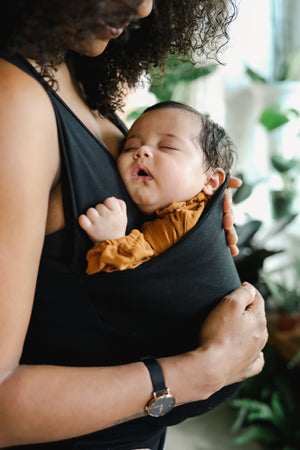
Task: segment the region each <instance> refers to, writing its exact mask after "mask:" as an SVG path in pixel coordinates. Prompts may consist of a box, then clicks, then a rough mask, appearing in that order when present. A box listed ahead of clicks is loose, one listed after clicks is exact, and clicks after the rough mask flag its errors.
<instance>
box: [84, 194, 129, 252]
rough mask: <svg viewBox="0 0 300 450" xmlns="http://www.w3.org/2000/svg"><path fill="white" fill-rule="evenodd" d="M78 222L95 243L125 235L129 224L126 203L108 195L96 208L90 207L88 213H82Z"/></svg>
mask: <svg viewBox="0 0 300 450" xmlns="http://www.w3.org/2000/svg"><path fill="white" fill-rule="evenodd" d="M78 223H79V225H80V226H81V228H83V229H84V231H86V233H87V234H88V235H89V237H90V238H91V239H92V241H93V242H95V244H97V243H99V242H101V241H105V240H106V239H118V238H120V237H123V236H125V231H126V226H127V214H126V203H125V202H124V201H123V200H119V199H117V198H115V197H108V198H107V199H106V200H104V202H103V203H99V204H98V205H97V206H96V207H95V208H89V209H88V210H87V212H86V214H81V216H79V218H78Z"/></svg>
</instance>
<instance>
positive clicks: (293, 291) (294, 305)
mask: <svg viewBox="0 0 300 450" xmlns="http://www.w3.org/2000/svg"><path fill="white" fill-rule="evenodd" d="M299 267H300V262H299V261H298V260H297V261H296V262H295V270H296V272H297V273H296V277H295V280H296V281H295V285H292V286H291V285H289V284H288V283H287V280H286V279H285V278H284V277H282V280H281V281H274V280H273V279H272V277H271V276H270V274H268V273H267V272H265V271H264V270H261V271H260V279H261V280H262V282H263V283H265V285H266V287H267V289H268V291H269V295H270V296H271V298H272V300H273V301H274V304H275V307H276V310H277V314H278V328H279V329H280V330H281V331H288V330H293V329H295V328H297V327H298V326H299V324H300V288H299V284H297V280H299V276H300V269H299Z"/></svg>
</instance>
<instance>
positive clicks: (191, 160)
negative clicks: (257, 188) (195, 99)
mask: <svg viewBox="0 0 300 450" xmlns="http://www.w3.org/2000/svg"><path fill="white" fill-rule="evenodd" d="M200 126H201V121H200V119H199V118H198V117H197V116H196V115H194V114H192V113H190V112H188V111H184V110H180V109H175V108H163V109H157V110H154V111H149V112H147V113H145V114H143V115H142V116H141V117H139V118H138V119H137V120H136V122H135V123H134V124H133V125H132V127H131V128H130V130H129V132H128V135H127V138H126V141H125V144H124V147H123V151H122V153H121V155H120V156H119V158H118V161H117V163H118V169H119V172H120V175H121V177H122V179H123V181H124V183H125V185H126V188H127V190H128V192H129V194H130V196H131V198H132V199H133V201H134V202H135V204H136V205H137V206H138V207H139V209H140V210H141V211H142V212H143V213H144V214H147V215H148V214H152V213H153V212H154V211H155V210H156V209H160V208H163V207H165V206H167V205H169V204H170V203H172V202H175V201H185V200H188V199H190V198H192V197H194V196H195V195H196V194H198V193H199V192H200V191H201V190H202V188H203V186H204V183H205V181H206V173H205V172H206V171H205V164H204V161H205V159H204V153H203V151H202V150H201V148H200V144H199V143H198V140H199V139H198V136H199V132H200Z"/></svg>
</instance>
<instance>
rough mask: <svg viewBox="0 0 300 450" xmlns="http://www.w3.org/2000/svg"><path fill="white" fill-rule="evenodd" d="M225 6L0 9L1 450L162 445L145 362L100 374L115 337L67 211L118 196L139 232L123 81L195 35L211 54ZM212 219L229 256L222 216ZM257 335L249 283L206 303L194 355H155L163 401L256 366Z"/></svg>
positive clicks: (262, 331)
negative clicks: (129, 190) (125, 173)
mask: <svg viewBox="0 0 300 450" xmlns="http://www.w3.org/2000/svg"><path fill="white" fill-rule="evenodd" d="M227 6H228V5H227V2H225V1H224V2H219V1H218V2H217V1H207V2H204V3H203V2H202V1H200V0H198V1H191V0H189V1H178V0H173V1H168V2H167V1H164V0H158V1H157V2H155V7H154V8H153V10H152V7H153V4H152V0H144V1H142V0H140V1H136V0H135V1H134V0H132V1H130V0H127V1H124V0H115V1H112V0H111V1H107V2H106V1H103V2H102V1H101V2H98V1H94V0H89V1H87V0H76V1H73V2H72V6H70V2H68V1H62V0H47V1H43V0H31V1H30V2H29V1H26V2H25V1H21V0H14V1H11V2H10V3H9V4H8V5H7V12H6V14H4V13H3V14H2V16H1V27H0V30H1V31H0V33H1V39H0V42H1V56H2V59H1V62H0V90H1V93H0V98H1V121H0V149H1V150H0V151H1V164H0V180H1V190H0V205H1V211H2V214H1V228H0V230H1V232H0V239H1V253H0V254H1V281H0V286H1V297H0V298H1V300H0V379H1V385H0V447H2V448H4V447H12V446H17V447H18V448H23V447H24V448H28V447H26V445H29V448H59V449H62V448H74V449H75V448H78V449H79V448H82V449H86V448H89V449H90V448H95V449H107V448H114V449H117V448H120V449H123V450H125V449H127V450H129V449H130V450H132V449H137V448H142V447H143V448H146V447H148V448H151V449H160V448H162V445H163V440H164V435H165V427H164V426H163V425H161V426H159V425H157V424H153V421H151V420H148V419H151V418H150V417H146V412H145V405H146V404H148V401H149V399H152V394H153V387H152V383H151V377H150V376H149V371H148V369H147V367H146V365H145V363H144V362H141V361H137V362H132V363H130V364H121V365H120V364H119V365H115V362H114V361H113V360H112V361H111V363H110V364H108V363H106V364H105V365H104V366H103V367H99V366H100V364H99V356H98V354H97V348H98V347H99V348H100V347H103V346H105V345H107V346H108V348H110V346H111V345H112V343H111V342H109V343H107V342H103V339H102V334H101V327H100V326H99V323H101V320H102V318H101V317H95V314H94V310H93V307H92V304H91V303H90V302H89V299H88V297H87V295H86V294H85V289H84V287H85V286H83V283H86V281H83V280H84V278H83V277H82V276H81V272H83V271H84V255H85V252H86V250H87V248H88V245H90V244H89V242H88V240H87V239H86V238H85V236H84V234H83V233H82V232H81V231H80V230H79V227H78V225H77V217H78V215H79V213H81V212H82V211H84V210H86V208H87V207H88V206H89V205H92V204H94V203H96V202H99V201H101V198H102V197H103V198H105V197H107V196H108V195H115V196H117V197H119V198H123V199H124V200H126V202H127V203H128V216H129V226H133V225H134V224H136V223H137V221H138V220H139V217H138V214H137V212H136V209H135V208H134V206H133V205H132V204H130V200H129V198H128V197H127V196H126V193H125V192H124V188H123V186H122V184H121V182H120V181H119V178H118V176H117V173H116V169H115V166H114V161H113V158H114V157H116V155H117V154H118V151H119V148H120V145H121V141H122V139H123V132H122V131H124V130H123V128H122V124H120V122H119V121H118V119H117V117H116V116H115V114H114V111H115V109H116V108H117V107H119V106H120V105H121V103H122V82H124V86H125V87H126V82H127V83H128V85H129V86H132V85H133V84H134V83H135V81H136V80H137V78H138V76H139V74H140V73H142V72H143V71H144V70H147V69H148V68H149V65H150V63H153V64H162V63H163V60H164V57H165V55H166V53H167V51H168V50H176V51H177V52H179V53H180V54H185V53H188V51H189V49H190V48H191V42H193V37H194V36H195V35H196V31H197V30H198V28H199V27H200V31H199V33H200V36H201V38H202V41H201V43H200V44H196V43H195V44H194V47H197V46H198V47H199V50H200V51H202V50H204V48H206V46H208V47H210V48H215V46H216V41H215V37H216V36H218V35H219V34H220V33H223V34H224V33H225V36H226V25H227V24H228V22H229V21H230V13H228V10H227ZM106 47H107V49H106ZM105 49H106V50H105ZM104 50H105V51H104ZM98 55H99V56H98ZM98 112H100V113H101V115H99V113H98ZM99 180H100V181H101V182H99ZM96 185H97V186H98V188H97V189H98V190H97V189H94V187H95V186H96ZM234 185H235V182H234V181H233V183H232V186H234ZM229 209H230V200H229V199H228V197H227V198H226V202H225V206H224V210H227V211H228V210H229ZM224 223H225V227H226V228H227V229H228V242H229V244H231V245H232V252H233V253H235V252H236V247H235V244H236V239H235V234H234V232H233V230H232V215H231V211H229V213H228V214H227V215H226V214H225V217H224ZM117 313H118V312H116V320H117V319H118V317H119V316H118V314H117ZM102 322H103V320H102ZM103 325H104V326H105V323H103ZM266 338H267V333H266V326H265V315H264V308H263V300H262V298H261V297H260V295H259V294H258V292H257V291H255V290H254V288H253V287H251V286H250V285H248V284H246V285H244V286H242V287H240V288H238V289H237V290H235V291H234V292H232V294H231V295H229V296H227V297H226V298H225V299H224V300H222V301H221V303H220V304H219V305H218V306H217V307H216V308H215V309H214V310H213V312H212V313H211V314H210V316H209V318H208V319H207V321H206V322H205V323H204V325H203V326H202V328H201V331H200V337H199V347H198V348H197V349H196V350H194V351H190V352H186V353H184V354H180V355H178V356H173V357H168V358H160V359H159V363H160V366H161V367H162V371H163V374H164V379H165V382H166V385H167V386H168V387H169V388H170V390H171V393H172V395H173V396H174V397H175V398H176V404H177V405H178V404H182V403H186V402H193V401H196V400H203V399H206V398H208V397H209V396H210V395H211V394H213V393H214V392H216V391H218V390H219V389H221V388H222V387H223V386H226V385H229V384H231V383H235V382H238V381H241V380H243V379H245V378H246V377H249V376H253V375H255V374H257V373H259V372H260V371H261V369H262V366H263V356H262V353H261V349H262V348H263V346H264V345H265V342H266ZM120 339H122V337H121V336H120ZM114 344H115V345H116V346H117V345H118V342H117V341H116V342H115V343H114ZM233 350H234V351H233ZM107 361H109V358H108V359H107ZM107 361H106V362H107ZM216 361H217V364H216ZM195 374H199V376H195ZM175 409H176V408H175ZM133 419H135V420H133ZM158 424H159V422H158ZM98 430H102V431H98ZM47 442H48V444H45V445H43V443H47ZM50 442H51V444H50ZM38 443H41V444H40V445H39V444H38ZM34 444H36V446H35V445H34Z"/></svg>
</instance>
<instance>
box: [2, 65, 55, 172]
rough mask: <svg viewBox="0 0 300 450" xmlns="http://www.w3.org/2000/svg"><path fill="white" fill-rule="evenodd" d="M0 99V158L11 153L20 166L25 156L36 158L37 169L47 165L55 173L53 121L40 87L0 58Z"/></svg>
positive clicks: (30, 158)
mask: <svg viewBox="0 0 300 450" xmlns="http://www.w3.org/2000/svg"><path fill="white" fill-rule="evenodd" d="M0 98H1V102H0V117H1V120H0V147H1V152H0V153H1V160H2V158H4V160H5V161H7V160H8V159H9V158H10V157H12V155H13V157H14V158H15V161H19V164H20V166H22V167H23V165H24V161H25V160H26V158H27V160H28V161H29V160H31V162H32V163H33V161H36V163H38V162H39V161H40V167H39V169H41V168H42V166H43V165H48V167H49V168H50V170H52V171H53V172H54V173H55V172H56V170H57V167H58V163H59V151H58V143H57V129H56V121H55V114H54V111H53V108H52V105H51V102H50V100H49V98H48V95H47V93H46V92H45V90H44V88H43V87H42V86H41V85H40V84H39V83H38V82H37V80H35V79H34V78H33V77H32V76H30V75H29V74H27V73H25V72H24V71H23V70H21V69H19V68H18V67H16V66H15V65H14V64H12V63H10V62H8V61H6V60H3V59H0ZM55 146H56V148H57V152H55V151H54V148H55ZM26 167H27V165H26ZM49 168H48V170H49ZM51 168H52V169H51ZM27 169H28V167H27Z"/></svg>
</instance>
